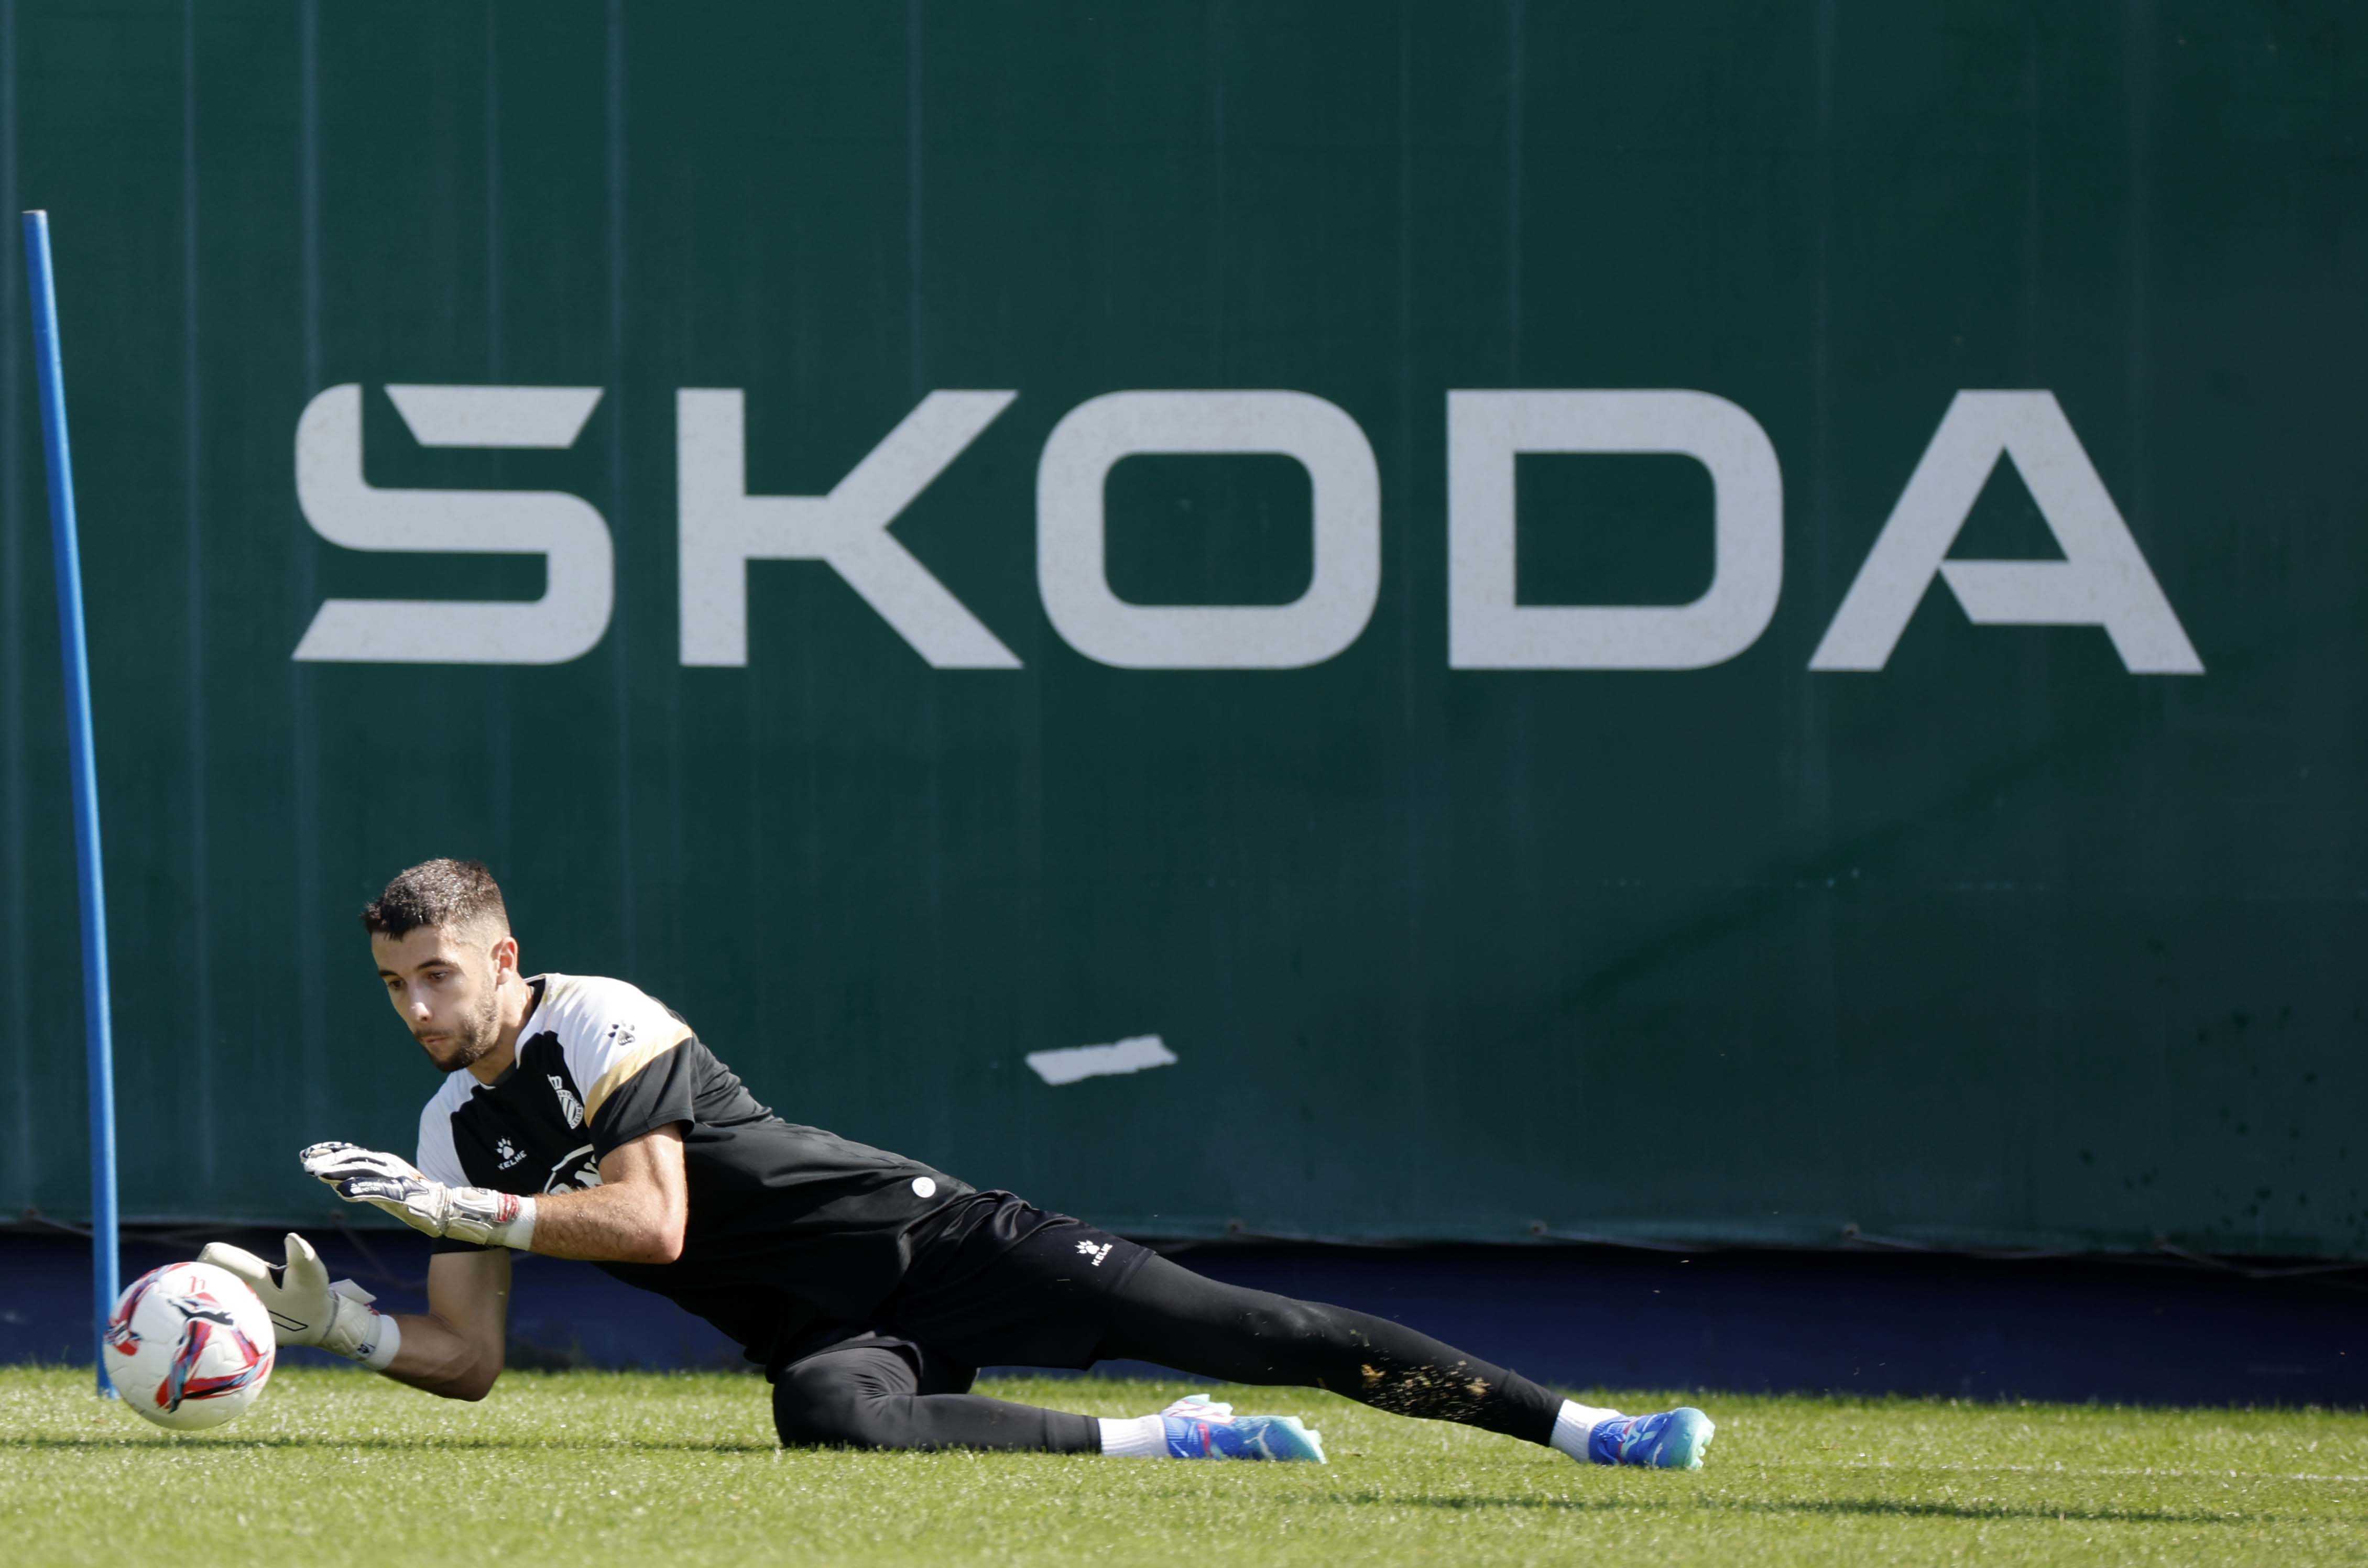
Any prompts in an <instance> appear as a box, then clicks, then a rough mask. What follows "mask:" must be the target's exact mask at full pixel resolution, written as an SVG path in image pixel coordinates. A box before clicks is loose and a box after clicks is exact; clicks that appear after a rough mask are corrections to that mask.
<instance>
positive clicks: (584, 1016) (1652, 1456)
mask: <svg viewBox="0 0 2368 1568" xmlns="http://www.w3.org/2000/svg"><path fill="white" fill-rule="evenodd" d="M362 923H363V925H364V926H366V927H368V929H369V932H370V950H371V952H372V953H373V955H374V956H375V957H376V959H377V961H378V972H379V980H380V982H381V983H382V984H383V985H384V986H385V987H386V993H387V998H388V1000H389V1001H391V1002H392V1003H393V1005H394V1010H395V1012H396V1014H397V1015H398V1016H400V1017H402V1019H403V1021H404V1026H405V1027H406V1028H409V1029H410V1030H411V1033H412V1035H413V1036H414V1038H416V1040H418V1042H419V1043H420V1045H421V1046H422V1047H423V1048H424V1049H425V1050H426V1051H427V1055H428V1059H429V1060H430V1061H431V1062H434V1063H435V1064H436V1066H437V1067H438V1069H439V1070H440V1071H441V1072H443V1073H444V1074H445V1079H444V1083H443V1085H442V1086H441V1087H440V1088H439V1089H438V1092H437V1094H436V1095H435V1096H434V1097H433V1098H432V1099H430V1100H429V1101H428V1103H427V1109H426V1111H425V1112H424V1113H423V1114H422V1115H421V1117H420V1119H419V1148H418V1152H417V1154H416V1161H405V1160H404V1159H402V1158H401V1157H399V1156H397V1155H394V1154H391V1153H375V1152H372V1151H370V1150H367V1149H362V1148H359V1147H356V1146H355V1145H353V1144H350V1143H336V1142H331V1143H316V1144H313V1146H312V1147H311V1148H308V1149H306V1150H304V1151H303V1153H302V1155H301V1158H302V1162H303V1165H304V1168H305V1170H306V1171H307V1172H308V1173H310V1174H311V1175H313V1176H317V1177H319V1178H320V1179H321V1180H322V1181H324V1182H326V1183H328V1184H329V1186H330V1187H333V1188H334V1189H336V1193H337V1195H338V1196H339V1197H341V1198H343V1199H347V1200H348V1201H351V1202H359V1203H370V1204H375V1205H376V1206H377V1207H379V1208H381V1209H383V1210H386V1211H387V1212H389V1213H391V1214H393V1215H394V1216H395V1218H397V1219H399V1220H401V1221H404V1223H405V1224H408V1225H410V1226H412V1227H414V1228H415V1229H416V1230H419V1231H423V1232H425V1233H427V1234H428V1235H430V1236H432V1237H434V1238H436V1241H435V1245H434V1256H432V1257H431V1258H430V1260H429V1263H428V1270H427V1305H428V1310H427V1312H426V1313H425V1314H423V1315H407V1314H406V1315H395V1314H388V1313H381V1312H377V1311H375V1310H374V1309H373V1308H372V1307H371V1306H370V1299H369V1298H368V1297H367V1295H365V1294H364V1293H363V1292H360V1291H359V1290H355V1289H354V1288H353V1287H352V1286H351V1285H350V1284H348V1283H347V1282H343V1281H341V1282H339V1284H338V1285H337V1286H335V1287H333V1286H332V1285H331V1284H330V1282H329V1278H328V1274H327V1270H326V1269H325V1268H324V1267H323V1265H322V1263H321V1260H320V1258H319V1257H318V1256H317V1255H315V1254H314V1252H313V1249H312V1247H311V1246H310V1245H308V1244H306V1243H305V1242H304V1240H303V1238H302V1237H301V1236H295V1235H290V1237H288V1239H287V1251H288V1256H287V1261H286V1262H285V1263H284V1264H278V1265H267V1264H266V1263H265V1262H264V1261H263V1260H262V1259H260V1258H257V1257H256V1256H254V1255H252V1254H250V1253H246V1252H244V1251H242V1250H240V1249H238V1248H236V1247H232V1246H226V1245H223V1244H219V1243H217V1244H213V1245H211V1246H209V1247H207V1248H206V1249H205V1251H204V1253H203V1255H202V1256H203V1258H204V1260H205V1261H206V1262H209V1263H215V1264H220V1265H222V1267H226V1268H229V1269H231V1270H232V1271H233V1272H234V1273H236V1274H238V1275H240V1276H241V1277H242V1278H245V1279H246V1280H247V1282H248V1283H250V1284H251V1285H253V1286H254V1287H255V1289H256V1292H257V1293H258V1294H259V1295H261V1296H262V1298H263V1301H264V1304H265V1305H266V1306H268V1308H269V1309H270V1310H271V1314H272V1319H273V1321H274V1323H275V1324H277V1325H278V1326H279V1335H280V1338H281V1340H282V1342H283V1343H289V1344H296V1345H317V1346H321V1347H322V1348H324V1349H326V1350H330V1351H333V1352H335V1353H336V1354H338V1355H341V1356H344V1357H347V1358H349V1359H352V1360H356V1361H359V1362H361V1363H362V1364H363V1365H365V1366H368V1367H370V1368H372V1369H376V1370H378V1371H381V1372H384V1373H385V1374H386V1375H388V1376H389V1377H392V1378H394V1379H396V1380H397V1381H402V1382H405V1383H409V1384H411V1385H412V1386H414V1387H416V1388H422V1389H426V1390H427V1391H428V1392H432V1393H438V1394H442V1395H444V1396H446V1397H448V1398H453V1399H472V1400H473V1399H482V1398H484V1395H485V1393H486V1392H487V1391H488V1390H490V1389H491V1388H492V1387H493V1385H494V1381H495V1378H497V1377H499V1376H500V1375H501V1370H502V1347H503V1341H504V1337H505V1331H506V1326H507V1315H508V1296H509V1281H510V1253H511V1252H512V1251H514V1250H516V1251H532V1252H538V1253H541V1254H544V1255H545V1256H552V1257H571V1258H582V1259H586V1260H588V1261H590V1262H593V1263H597V1264H598V1265H599V1266H600V1267H602V1268H605V1269H606V1270H608V1271H609V1273H610V1274H612V1275H614V1276H616V1277H617V1278H620V1279H622V1280H624V1281H626V1282H627V1283H628V1284H632V1285H637V1286H640V1287H642V1288H643V1289H644V1290H654V1291H656V1292H657V1293H658V1294H660V1295H663V1296H666V1297H667V1298H669V1299H671V1300H673V1301H676V1302H677V1303H679V1304H680V1305H682V1306H684V1307H686V1308H688V1309H689V1311H691V1312H696V1313H697V1314H699V1315H700V1317H703V1318H705V1319H707V1320H708V1321H709V1322H710V1323H712V1324H715V1325H716V1327H718V1328H720V1329H722V1330H723V1332H724V1333H725V1334H727V1335H730V1336H731V1337H732V1338H733V1339H734V1340H736V1341H737V1342H738V1343H739V1344H740V1345H742V1346H745V1347H746V1351H747V1354H748V1357H749V1358H750V1359H751V1360H752V1361H755V1362H757V1363H758V1364H760V1365H762V1366H763V1367H764V1369H765V1372H766V1375H767V1377H768V1379H769V1380H770V1381H771V1382H772V1386H773V1420H774V1425H775V1426H776V1428H777V1429H778V1430H779V1432H780V1437H781V1441H782V1442H783V1443H784V1444H786V1445H791V1446H807V1445H822V1444H827V1445H838V1446H846V1447H853V1448H866V1449H1032V1450H1037V1451H1042V1452H1053V1453H1101V1454H1110V1455H1116V1456H1126V1457H1136V1458H1145V1459H1161V1458H1167V1459H1278V1460H1296V1459H1312V1460H1321V1459H1322V1458H1323V1457H1324V1451H1323V1447H1322V1443H1321V1439H1320V1437H1319V1435H1318V1434H1316V1433H1315V1432H1312V1431H1309V1430H1307V1429H1306V1428H1305V1427H1304V1426H1303V1425H1302V1423H1301V1422H1300V1420H1299V1419H1298V1418H1297V1417H1295V1416H1288V1415H1283V1416H1265V1415H1240V1416H1236V1415H1234V1414H1233V1413H1232V1411H1231V1409H1230V1408H1229V1407H1227V1406H1225V1405H1222V1404H1217V1403H1211V1402H1209V1401H1206V1400H1202V1399H1198V1398H1187V1399H1182V1400H1178V1402H1177V1403H1174V1404H1172V1405H1170V1406H1169V1407H1168V1408H1167V1410H1165V1411H1163V1412H1160V1413H1159V1414H1157V1415H1144V1416H1139V1417H1133V1418H1129V1419H1121V1420H1109V1419H1097V1418H1095V1417H1092V1416H1086V1415H1068V1414H1064V1413H1062V1412H1059V1411H1053V1410H1039V1409H1034V1408H1031V1407H1029V1406H1025V1405H1019V1404H1012V1403H1006V1402H1004V1401H1000V1400H993V1399H986V1398H983V1397H981V1396H979V1395H976V1394H973V1393H971V1392H969V1391H970V1387H971V1382H972V1380H973V1377H974V1376H975V1370H976V1369H977V1368H979V1367H982V1366H989V1365H994V1366H1029V1367H1066V1368H1084V1367H1089V1366H1091V1365H1092V1364H1093V1363H1094V1362H1096V1361H1098V1360H1102V1359H1106V1358H1133V1359H1137V1360H1144V1361H1152V1362H1156V1363H1158V1364H1159V1365H1162V1366H1167V1367H1173V1368H1176V1369H1178V1370H1181V1371H1185V1372H1190V1373H1196V1374H1199V1375H1201V1376H1204V1377H1210V1378H1215V1379H1220V1380H1223V1381H1228V1382H1237V1383H1259V1384H1290V1385H1296V1386H1300V1387H1307V1388H1321V1389H1328V1390H1330V1391H1331V1392H1335V1393H1339V1394H1345V1395H1347V1396H1348V1397H1349V1398H1350V1399H1354V1400H1359V1401H1361V1402H1363V1403H1366V1404H1369V1405H1372V1406H1373V1407H1375V1408H1376V1409H1380V1410H1386V1411H1391V1412H1394V1413H1395V1414H1397V1415H1414V1416H1424V1417H1428V1418H1429V1419H1432V1420H1438V1421H1454V1422H1460V1423H1463V1425H1466V1426H1480V1427H1485V1428H1486V1429H1487V1430H1489V1431H1492V1432H1501V1433H1504V1434H1505V1435H1507V1436H1508V1437H1520V1438H1522V1439H1524V1440H1526V1441H1529V1442H1532V1443H1538V1444H1541V1445H1544V1446H1547V1447H1551V1448H1554V1449H1558V1450H1560V1451H1561V1452H1563V1453H1565V1454H1567V1455H1569V1456H1570V1457H1571V1458H1573V1459H1575V1460H1591V1461H1593V1462H1596V1463H1599V1464H1644V1465H1658V1466H1662V1467H1665V1468H1683V1469H1692V1468H1696V1467H1698V1466H1699V1465H1700V1464H1701V1462H1702V1450H1703V1449H1704V1448H1705V1447H1707V1446H1708V1444H1709V1442H1710V1440H1711V1435H1712V1425H1711V1422H1710V1420H1709V1419H1708V1418H1707V1417H1706V1416H1704V1415H1702V1412H1700V1411H1698V1410H1692V1409H1679V1410H1674V1411H1667V1412H1662V1413H1660V1414H1657V1415H1636V1416H1626V1415H1621V1414H1620V1413H1619V1412H1617V1411H1611V1410H1602V1409H1597V1408H1594V1407H1592V1406H1588V1405H1583V1404H1578V1403H1574V1402H1572V1401H1569V1400H1565V1399H1561V1398H1558V1397H1556V1396H1555V1395H1554V1394H1552V1393H1550V1392H1547V1391H1546V1390H1545V1389H1543V1388H1541V1387H1539V1386H1538V1385H1537V1384H1536V1383H1533V1382H1531V1381H1529V1380H1528V1379H1526V1378H1524V1377H1522V1376H1520V1374H1519V1373H1517V1372H1510V1371H1507V1370H1506V1369H1503V1368H1501V1367H1497V1366H1493V1365H1491V1364H1490V1363H1488V1362H1486V1361H1484V1360H1481V1359H1480V1358H1478V1357H1475V1356H1470V1355H1466V1354H1465V1353H1464V1352H1463V1351H1461V1350H1457V1349H1453V1348H1452V1347H1450V1346H1446V1345H1442V1344H1440V1342H1439V1341H1438V1340H1435V1339H1432V1338H1430V1337H1429V1336H1428V1335H1422V1334H1417V1333H1416V1332H1415V1331H1414V1330H1412V1329H1410V1328H1407V1327H1406V1326H1404V1325H1403V1324H1395V1323H1392V1322H1390V1321H1388V1320H1387V1319H1384V1318H1378V1317H1372V1316H1368V1315H1367V1314H1365V1313H1363V1312H1350V1311H1348V1310H1346V1309H1344V1308H1340V1307H1332V1306H1323V1305H1319V1304H1317V1303H1315V1302H1310V1301H1292V1300H1289V1299H1287V1298H1285V1297H1281V1296H1274V1295H1269V1294H1266V1293H1264V1292H1262V1291H1258V1290H1243V1289H1240V1288H1238V1287H1236V1286H1232V1285H1225V1284H1221V1283H1219V1282H1217V1281H1215V1280H1212V1279H1208V1278H1203V1277H1201V1276H1200V1275H1198V1274H1194V1273H1192V1272H1191V1271H1190V1270H1189V1269H1186V1268H1184V1267H1180V1266H1178V1265H1177V1264H1175V1263H1172V1262H1170V1261H1169V1260H1167V1259H1166V1258H1163V1257H1161V1256H1158V1255H1156V1253H1153V1252H1151V1251H1149V1250H1148V1249H1146V1248H1144V1247H1142V1246H1139V1245H1137V1244H1135V1243H1133V1242H1130V1241H1127V1240H1125V1239H1124V1238H1122V1237H1120V1236H1114V1235H1110V1234H1109V1233H1105V1232H1103V1231H1099V1230H1097V1229H1095V1228H1094V1227H1093V1226H1091V1225H1088V1224H1086V1223H1083V1222H1082V1221H1077V1220H1074V1219H1071V1218H1069V1217H1068V1216H1066V1215H1063V1214H1053V1213H1047V1212H1045V1211H1044V1210H1040V1209H1037V1208H1035V1207H1033V1206H1031V1205H1030V1204H1028V1203H1026V1202H1024V1201H1022V1200H1021V1199H1018V1198H1015V1197H1014V1196H1012V1195H1011V1194H1010V1193H1008V1192H997V1191H985V1192H982V1191H978V1190H975V1189H973V1187H970V1186H968V1185H967V1184H966V1183H963V1182H962V1181H960V1180H957V1179H956V1178H955V1177H953V1176H948V1175H946V1174H945V1173H944V1172H942V1171H939V1170H935V1169H932V1168H931V1167H930V1166H928V1165H921V1164H919V1163H917V1162H916V1161H913V1160H908V1159H905V1158H904V1157H903V1156H901V1155H897V1154H891V1153H884V1152H882V1151H881V1150H878V1149H872V1148H867V1147H866V1146H864V1145H863V1144H860V1143H854V1142H848V1140H846V1139H843V1138H839V1137H837V1136H835V1135H834V1134H832V1133H829V1132H825V1131H821V1130H820V1129H817V1128H812V1127H801V1126H798V1125H796V1124H794V1123H791V1122H786V1121H783V1120H782V1119H780V1118H779V1117H777V1116H775V1115H774V1114H773V1113H772V1112H771V1111H770V1110H768V1109H767V1108H765V1107H764V1106H763V1105H761V1104H759V1103H758V1102H757V1099H756V1097H755V1096H753V1095H751V1094H750V1093H749V1092H748V1090H747V1088H746V1086H744V1085H742V1084H741V1082H740V1080H739V1079H738V1078H737V1077H736V1076H734V1074H733V1073H732V1071H731V1069H729V1068H728V1067H726V1066H724V1064H723V1062H719V1061H718V1060H716V1058H715V1056H714V1055H713V1053H712V1052H711V1051H709V1050H708V1048H707V1047H706V1046H705V1045H704V1044H703V1043H701V1042H700V1039H699V1037H698V1036H697V1035H695V1034H693V1033H692V1032H691V1030H690V1028H689V1025H688V1024H686V1023H684V1022H683V1020H682V1019H681V1018H680V1017H677V1016H676V1015H675V1014H674V1013H672V1012H670V1011H669V1010H668V1009H666V1007H665V1006H662V1005H661V1004H659V1003H658V1002H656V1001H655V1000H654V999H652V998H651V997H650V996H648V995H647V994H643V992H642V991H640V990H638V989H636V988H635V987H633V986H632V985H630V984H627V983H624V982H622V981H619V980H605V979H598V978H592V977H587V976H580V975H562V974H542V975H536V976H532V977H529V976H528V975H526V974H524V973H522V972H521V971H520V970H519V968H518V942H517V940H516V938H515V937H513V936H512V935H511V932H510V927H509V916H508V913H507V910H506V909H505V907H504V905H503V902H502V895H501V890H500V889H499V888H498V887H496V886H495V882H494V879H493V877H492V876H491V875H490V874H489V873H488V872H487V871H486V869H485V868H484V866H482V865H480V864H478V863H477V862H475V861H470V860H431V861H428V862H427V863H426V864H424V865H420V866H415V867H413V868H412V869H409V870H407V871H404V873H402V874H401V875H400V876H398V877H396V878H395V879H394V880H393V881H392V882H390V883H388V884H387V887H386V890H385V892H383V893H381V895H380V896H379V897H378V898H377V899H375V900H373V901H372V902H371V903H370V904H369V906H368V907H366V908H365V909H364V910H363V912H362Z"/></svg>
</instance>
